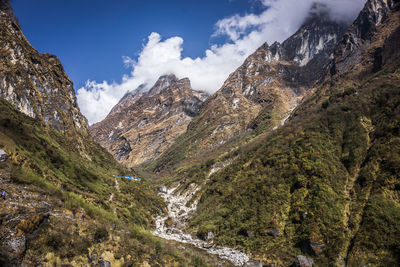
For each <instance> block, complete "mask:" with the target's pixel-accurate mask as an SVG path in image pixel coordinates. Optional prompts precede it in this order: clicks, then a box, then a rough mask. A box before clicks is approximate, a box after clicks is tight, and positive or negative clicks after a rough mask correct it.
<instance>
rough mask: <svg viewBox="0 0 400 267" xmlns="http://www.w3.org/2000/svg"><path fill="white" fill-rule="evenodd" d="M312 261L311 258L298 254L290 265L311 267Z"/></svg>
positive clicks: (293, 266)
mask: <svg viewBox="0 0 400 267" xmlns="http://www.w3.org/2000/svg"><path fill="white" fill-rule="evenodd" d="M313 263H314V261H313V259H310V258H307V257H306V256H303V255H299V256H297V257H296V259H295V260H294V262H293V264H292V267H311V266H313Z"/></svg>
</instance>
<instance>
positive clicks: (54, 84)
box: [0, 0, 88, 135]
mask: <svg viewBox="0 0 400 267" xmlns="http://www.w3.org/2000/svg"><path fill="white" fill-rule="evenodd" d="M0 47H1V48H0V97H2V98H4V99H6V100H8V101H9V102H10V103H12V104H13V105H14V106H15V107H16V108H17V109H18V110H19V111H21V112H23V113H25V114H26V115H28V116H30V117H32V118H37V119H39V120H40V121H42V122H43V123H45V124H46V125H50V126H51V127H53V128H55V129H57V130H61V131H65V132H68V133H75V132H77V133H79V134H84V135H87V134H88V128H87V127H88V124H87V120H86V118H85V117H84V116H83V115H82V114H81V113H80V111H79V108H78V105H77V99H76V95H75V91H74V89H73V84H72V81H71V80H70V79H69V77H68V76H67V74H66V73H65V72H64V69H63V67H62V65H61V63H60V61H59V60H58V58H57V57H56V56H54V55H50V54H41V53H39V52H38V51H36V50H35V49H34V48H33V47H32V46H31V45H30V44H29V42H28V40H27V39H26V38H25V36H24V34H23V33H22V31H21V28H20V26H19V24H18V22H17V19H16V18H15V16H14V14H13V11H12V8H11V5H10V4H9V1H6V0H2V1H1V2H0Z"/></svg>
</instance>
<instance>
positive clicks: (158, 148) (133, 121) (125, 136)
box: [90, 75, 207, 167]
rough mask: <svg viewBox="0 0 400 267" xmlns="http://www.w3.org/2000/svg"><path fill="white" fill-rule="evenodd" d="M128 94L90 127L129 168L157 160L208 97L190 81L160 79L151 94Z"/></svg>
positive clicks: (182, 131)
mask: <svg viewBox="0 0 400 267" xmlns="http://www.w3.org/2000/svg"><path fill="white" fill-rule="evenodd" d="M143 88H144V87H143V86H141V87H139V88H138V89H136V90H135V91H133V92H130V93H127V94H126V95H125V96H124V97H123V98H122V99H121V100H120V102H119V103H118V104H117V105H116V106H115V107H114V108H113V109H112V111H111V112H110V114H109V115H108V116H107V117H106V118H105V119H104V120H103V121H101V122H99V123H96V124H95V125H93V126H91V127H90V133H91V134H92V136H93V137H94V139H95V140H96V141H97V142H99V143H100V144H101V145H102V146H103V147H105V148H106V149H107V150H108V151H109V152H110V153H111V154H113V155H114V157H115V158H116V159H117V160H118V161H119V162H121V163H123V164H124V165H125V166H128V167H133V166H136V165H139V164H141V163H144V162H147V161H151V160H154V159H156V158H157V157H158V156H159V155H160V154H161V153H163V152H164V151H165V150H166V149H167V148H169V147H170V146H171V144H172V143H173V142H174V141H175V139H176V138H177V137H178V136H179V135H181V134H182V133H184V132H185V131H186V127H187V125H188V124H189V122H190V121H191V120H192V118H193V117H194V116H196V115H197V114H198V112H199V107H200V105H201V104H202V103H203V101H204V99H205V98H206V97H207V95H206V94H205V93H202V92H196V91H194V90H192V88H191V86H190V81H189V79H187V78H185V79H181V80H178V79H177V78H176V77H175V76H174V75H166V76H162V77H160V78H159V80H158V81H157V82H156V84H155V85H154V86H153V87H152V88H151V89H150V90H149V91H148V92H144V91H143Z"/></svg>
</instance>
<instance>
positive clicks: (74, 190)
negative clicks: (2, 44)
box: [0, 99, 230, 266]
mask: <svg viewBox="0 0 400 267" xmlns="http://www.w3.org/2000/svg"><path fill="white" fill-rule="evenodd" d="M86 148H87V150H86V151H87V152H88V156H89V157H90V158H91V159H92V160H88V159H86V158H83V157H82V156H81V155H80V153H78V151H77V150H76V149H75V148H74V146H71V144H70V143H69V142H68V141H67V140H65V138H64V136H63V134H62V133H60V132H59V131H57V130H54V129H51V128H46V127H44V126H42V125H40V124H38V121H37V120H36V119H33V118H30V117H27V116H26V115H24V114H22V113H20V112H19V111H17V110H16V109H15V108H14V107H13V106H12V105H11V104H10V103H8V102H7V101H5V100H3V99H0V149H2V150H4V151H6V153H7V160H6V161H4V162H3V161H0V190H1V191H3V190H4V191H5V192H6V193H7V195H6V199H5V200H3V199H1V206H0V265H1V266H19V265H21V264H26V265H27V266H37V265H39V264H44V263H45V264H48V265H51V266H53V265H56V266H60V265H62V264H69V265H72V266H77V265H85V266H86V265H95V266H98V265H100V266H104V265H102V264H107V262H110V263H111V264H112V266H121V265H123V264H126V266H130V265H131V264H133V263H139V264H145V265H146V264H151V265H155V264H159V265H162V266H166V265H173V264H177V263H178V262H179V263H185V264H189V265H193V266H195V265H196V264H197V266H206V265H207V263H208V264H209V265H210V266H214V265H215V263H216V262H217V259H216V258H215V257H209V256H208V255H205V254H206V253H205V252H201V251H198V250H193V249H192V248H185V247H183V246H181V247H180V250H177V249H176V248H175V247H176V246H175V244H173V243H167V242H161V241H160V240H158V239H156V238H154V237H153V236H152V234H151V233H150V228H151V226H152V225H153V224H154V220H153V217H155V215H157V214H158V213H159V212H160V209H162V208H163V207H164V203H163V202H162V201H161V199H160V198H158V197H157V196H156V195H155V194H154V192H153V190H152V188H151V185H150V183H149V182H148V181H146V180H142V181H140V182H135V181H130V180H126V179H120V178H118V180H117V178H114V177H113V176H112V175H115V174H117V175H125V174H129V173H128V172H127V171H126V170H125V169H124V168H123V167H122V166H120V165H118V164H117V163H116V162H115V160H114V159H113V158H112V156H111V155H110V154H109V153H108V152H107V151H105V149H103V148H101V147H100V146H99V145H98V144H96V143H94V142H91V143H89V144H86ZM74 209H76V210H77V218H73V213H72V211H73V210H74ZM82 213H85V214H86V219H85V221H84V222H83V221H82V220H81V219H80V216H81V215H82ZM113 223H115V224H116V229H115V230H113V226H112V224H113ZM201 264H203V265H201ZM221 264H223V262H221ZM225 264H226V266H230V265H229V263H225Z"/></svg>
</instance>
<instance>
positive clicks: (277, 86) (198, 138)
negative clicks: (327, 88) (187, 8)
mask: <svg viewBox="0 0 400 267" xmlns="http://www.w3.org/2000/svg"><path fill="white" fill-rule="evenodd" d="M346 27H347V25H346V24H344V23H338V22H335V21H332V20H330V19H329V15H328V14H327V10H326V7H325V6H323V5H319V4H318V5H315V6H314V7H313V9H312V11H311V12H310V15H309V17H308V19H307V20H306V21H305V22H304V24H303V26H302V27H301V28H300V29H299V30H298V31H297V32H296V33H295V34H294V35H293V36H291V37H290V38H289V39H287V40H286V41H285V42H283V43H282V44H280V43H277V42H276V43H274V44H273V45H268V44H264V45H263V46H261V47H260V48H259V49H258V50H257V51H256V52H255V53H254V54H252V55H250V56H249V57H248V58H247V59H246V60H245V62H244V63H243V65H242V66H240V67H239V68H238V69H237V70H236V71H235V72H233V73H232V74H231V75H230V76H229V78H228V79H227V80H226V81H225V83H224V85H223V86H222V87H221V89H219V90H218V91H217V92H216V93H215V94H213V95H212V96H210V97H209V98H208V99H207V101H206V103H205V105H204V107H203V108H202V110H201V112H200V115H199V117H198V118H196V120H195V121H193V123H191V124H190V125H189V130H188V133H187V136H190V138H191V139H190V144H185V145H184V146H187V147H191V148H190V149H192V150H193V151H192V152H193V153H195V152H194V151H204V150H211V149H214V148H216V147H218V146H220V145H221V144H224V143H226V142H227V141H229V140H230V139H232V138H233V137H235V136H239V135H241V134H243V133H245V132H246V131H248V130H252V129H258V131H259V133H262V132H266V131H270V130H272V129H274V128H275V127H277V126H279V125H281V124H283V123H284V122H285V120H286V119H287V118H288V116H289V114H290V113H291V111H292V110H293V109H294V108H295V107H296V106H297V104H298V103H299V102H300V101H301V99H302V98H303V96H304V95H305V94H306V93H307V91H309V90H310V89H311V88H313V85H314V84H315V82H316V81H317V80H318V79H319V78H320V77H321V74H322V73H323V70H324V67H325V65H327V64H328V63H329V62H330V60H331V59H330V57H331V55H332V52H333V51H334V47H335V45H336V44H337V42H338V40H340V38H341V37H342V35H343V33H344V32H345V30H346ZM199 129H201V131H200V130H199ZM192 144H196V145H192ZM189 153H191V152H189Z"/></svg>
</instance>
